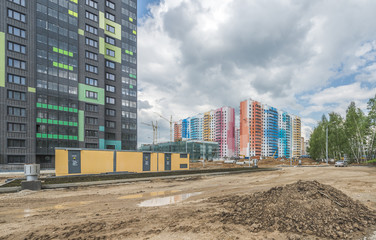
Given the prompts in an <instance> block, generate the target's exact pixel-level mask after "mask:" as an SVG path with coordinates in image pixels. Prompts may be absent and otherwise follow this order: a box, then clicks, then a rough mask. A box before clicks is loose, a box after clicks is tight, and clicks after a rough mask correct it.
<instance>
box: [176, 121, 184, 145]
mask: <svg viewBox="0 0 376 240" xmlns="http://www.w3.org/2000/svg"><path fill="white" fill-rule="evenodd" d="M181 132H182V121H181V120H180V121H177V122H175V123H174V142H178V141H181V140H182V136H181Z"/></svg>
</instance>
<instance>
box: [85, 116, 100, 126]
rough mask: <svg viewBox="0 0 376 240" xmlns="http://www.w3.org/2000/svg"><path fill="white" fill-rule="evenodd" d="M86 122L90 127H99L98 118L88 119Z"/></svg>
mask: <svg viewBox="0 0 376 240" xmlns="http://www.w3.org/2000/svg"><path fill="white" fill-rule="evenodd" d="M85 122H86V123H87V124H90V125H98V118H93V117H86V119H85Z"/></svg>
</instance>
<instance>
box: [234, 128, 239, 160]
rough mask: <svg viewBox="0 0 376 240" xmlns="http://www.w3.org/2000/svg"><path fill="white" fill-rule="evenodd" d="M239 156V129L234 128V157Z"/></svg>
mask: <svg viewBox="0 0 376 240" xmlns="http://www.w3.org/2000/svg"><path fill="white" fill-rule="evenodd" d="M239 154H240V128H239V127H235V157H239Z"/></svg>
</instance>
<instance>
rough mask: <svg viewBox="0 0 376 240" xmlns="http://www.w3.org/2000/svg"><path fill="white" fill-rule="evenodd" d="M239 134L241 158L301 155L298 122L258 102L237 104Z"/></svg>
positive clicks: (294, 117) (250, 101)
mask: <svg viewBox="0 0 376 240" xmlns="http://www.w3.org/2000/svg"><path fill="white" fill-rule="evenodd" d="M239 134H240V137H239V141H240V143H239V146H240V150H239V156H241V157H260V156H262V157H286V158H290V157H299V156H300V155H301V141H300V137H301V121H300V118H299V117H297V116H293V115H290V114H288V113H286V112H284V111H279V110H278V109H276V108H274V107H271V106H268V105H266V104H262V103H260V102H258V101H255V100H252V99H248V100H244V101H242V102H241V103H240V128H239Z"/></svg>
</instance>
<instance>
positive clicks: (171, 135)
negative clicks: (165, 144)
mask: <svg viewBox="0 0 376 240" xmlns="http://www.w3.org/2000/svg"><path fill="white" fill-rule="evenodd" d="M154 113H155V114H157V115H158V116H160V117H161V118H163V119H164V120H166V121H167V122H169V123H170V142H173V140H174V139H173V133H172V124H173V123H174V122H173V121H172V115H171V117H170V120H168V119H167V118H166V117H164V116H162V115H161V114H159V113H157V112H154Z"/></svg>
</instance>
